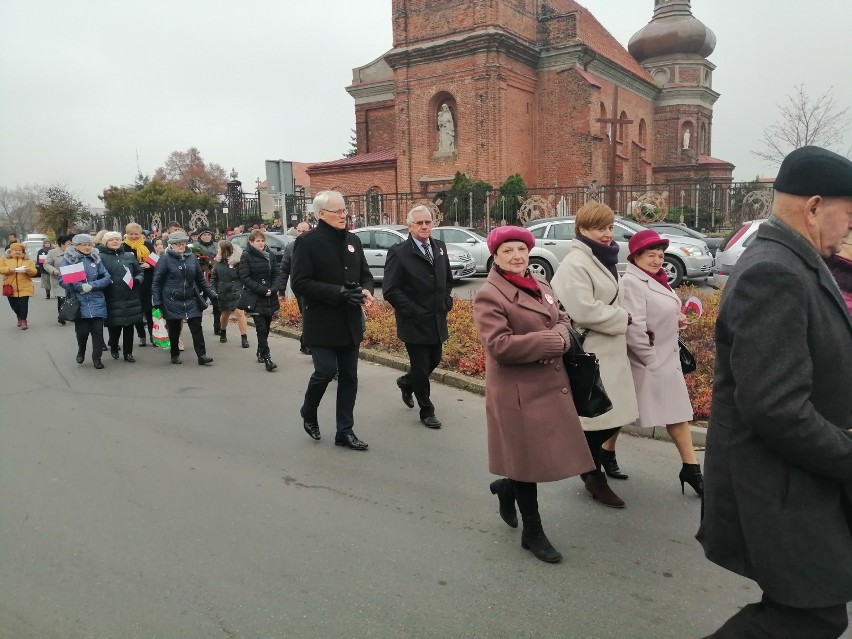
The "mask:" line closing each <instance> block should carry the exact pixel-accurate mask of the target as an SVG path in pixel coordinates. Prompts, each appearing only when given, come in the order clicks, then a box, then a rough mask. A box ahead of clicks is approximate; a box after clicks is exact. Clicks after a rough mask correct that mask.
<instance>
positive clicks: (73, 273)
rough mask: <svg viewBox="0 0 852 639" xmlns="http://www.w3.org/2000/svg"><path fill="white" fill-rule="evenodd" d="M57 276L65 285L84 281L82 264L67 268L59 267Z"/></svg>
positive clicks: (70, 265)
mask: <svg viewBox="0 0 852 639" xmlns="http://www.w3.org/2000/svg"><path fill="white" fill-rule="evenodd" d="M59 275H60V276H61V277H62V281H63V282H65V283H66V284H73V283H74V282H85V281H86V269H84V268H83V264H82V263H80V262H78V263H77V264H69V265H68V266H60V267H59Z"/></svg>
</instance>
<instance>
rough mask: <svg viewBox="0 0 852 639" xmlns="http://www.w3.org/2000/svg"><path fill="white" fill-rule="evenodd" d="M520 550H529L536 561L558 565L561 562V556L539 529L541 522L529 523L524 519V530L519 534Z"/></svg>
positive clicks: (540, 528)
mask: <svg viewBox="0 0 852 639" xmlns="http://www.w3.org/2000/svg"><path fill="white" fill-rule="evenodd" d="M521 548H524V549H525V550H529V551H530V552H531V553H532V554H533V555H535V558H536V559H540V560H541V561H546V562H547V563H549V564H558V563H559V562H560V561H562V555H561V554H560V553H559V551H558V550H556V548H554V547H553V545H552V544H551V543H550V540H549V539H548V538H547V535H545V534H544V530H543V529H542V527H541V520H540V519H539V520H538V521H535V520H533V521H530V520H527V519H524V530H523V532H522V533H521Z"/></svg>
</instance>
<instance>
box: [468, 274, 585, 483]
mask: <svg viewBox="0 0 852 639" xmlns="http://www.w3.org/2000/svg"><path fill="white" fill-rule="evenodd" d="M536 279H538V278H536ZM538 282H539V286H540V287H541V292H542V301H541V302H540V301H538V300H537V299H535V298H534V297H532V296H531V295H530V294H529V293H527V292H526V291H522V290H521V289H519V288H518V287H516V286H515V285H514V284H510V283H509V282H507V281H506V280H505V279H504V278H503V277H502V276H501V275H500V274H499V273H498V272H497V271H495V270H494V269H492V270H491V272H490V273H489V274H488V280H487V281H486V283H485V285H484V286H483V287H482V288H480V289H479V291H477V293H476V297H475V298H474V301H473V321H474V323H475V324H476V329H477V331H478V332H479V338H480V339H481V340H482V344H483V346H484V347H485V416H486V422H487V425H488V468H489V470H490V471H491V472H492V473H494V474H495V475H502V476H505V477H509V478H510V479H514V480H517V481H528V482H542V481H557V480H560V479H565V478H567V477H573V476H575V475H579V474H580V473H583V472H587V471H591V470H594V467H595V464H594V462H593V461H592V456H591V453H589V446H588V444H587V443H586V437H585V435H584V434H583V430H582V428H581V427H580V419H579V418H578V417H577V409H576V408H575V407H574V399H573V397H572V396H571V387H570V384H569V382H568V375H567V373H566V372H565V370H564V368H563V366H562V353H563V352H564V344H565V343H570V338H569V336H568V330H567V329H566V326H567V324H568V322H569V320H568V317H567V316H566V315H565V313H563V312H561V311H560V310H559V306H558V301H557V300H556V296H555V295H554V294H553V291H552V290H551V288H550V286H549V285H548V284H547V282H546V281H544V280H543V279H538ZM563 340H564V341H563ZM551 358H552V359H553V360H554V361H552V362H550V363H549V364H542V363H540V360H543V359H551Z"/></svg>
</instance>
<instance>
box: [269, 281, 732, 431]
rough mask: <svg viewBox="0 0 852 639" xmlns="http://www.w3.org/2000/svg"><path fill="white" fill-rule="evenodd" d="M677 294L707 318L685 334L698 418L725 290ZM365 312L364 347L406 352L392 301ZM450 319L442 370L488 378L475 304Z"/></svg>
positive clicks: (284, 319) (704, 412)
mask: <svg viewBox="0 0 852 639" xmlns="http://www.w3.org/2000/svg"><path fill="white" fill-rule="evenodd" d="M678 294H679V295H680V296H681V298H682V299H683V300H684V301H686V299H687V298H689V297H690V296H693V295H694V296H695V297H697V298H699V299H700V300H701V303H702V304H703V306H704V315H703V317H702V318H701V319H700V320H698V321H696V322H694V323H693V324H692V325H690V326H689V327H688V328H687V329H686V330H685V331H683V332H682V333H681V335H682V336H683V338H684V341H686V343H687V344H688V345H689V348H690V350H691V351H692V353H693V354H694V355H695V358H696V360H697V363H698V369H697V370H696V371H695V372H694V373H692V374H690V375H687V376H686V386H687V389H688V390H689V397H690V399H691V400H692V408H693V411H694V413H695V419H707V418H708V417H709V415H710V397H711V393H712V390H713V363H714V360H715V354H716V347H715V344H714V341H713V332H714V326H715V324H716V316H717V315H718V312H719V297H720V294H719V293H718V292H713V293H707V292H703V291H699V290H697V289H695V288H693V287H691V286H682V287H680V288H679V289H678ZM366 313H367V329H366V332H365V334H364V342H363V345H364V346H370V347H373V348H377V349H379V350H383V351H387V352H388V353H393V354H395V355H402V356H405V354H406V351H405V345H404V344H403V343H402V342H400V341H399V340H398V339H397V337H396V319H395V318H394V314H393V308H392V307H391V306H390V304H388V303H387V302H384V301H381V302H377V303H376V304H373V305H372V306H370V307H369V308H367V309H366ZM300 321H301V316H300V314H299V307H298V305H297V304H296V300H295V299H293V298H292V297H288V298H287V299H285V300H282V302H281V314H280V315H279V318H278V322H279V324H281V325H284V326H291V327H298V326H299V322H300ZM447 322H448V324H449V332H450V337H449V339H448V340H447V342H446V343H445V344H444V357H443V360H442V361H441V366H442V368H446V369H449V370H452V371H456V372H458V373H463V374H465V375H470V376H472V377H478V378H483V377H485V350H484V349H483V347H482V344H481V343H480V341H479V335H478V334H477V332H476V327H475V326H474V324H473V302H472V301H471V300H461V299H456V300H455V302H454V304H453V310H452V311H451V312H450V314H449V316H448V318H447Z"/></svg>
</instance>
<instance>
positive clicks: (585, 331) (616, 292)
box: [580, 284, 618, 344]
mask: <svg viewBox="0 0 852 639" xmlns="http://www.w3.org/2000/svg"><path fill="white" fill-rule="evenodd" d="M617 299H618V284H616V285H615V297H613V298H612V299H611V300H610V301H609V304H607V306H612V303H613V302H614V301H615V300H617ZM591 330H592V329H590V328H587V329H586V330H584V331H583V332H582V333H580V337H582V338H583V339H584V340H585V339H586V335H588V334H589V332H590V331H591ZM581 344H582V342H581Z"/></svg>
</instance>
